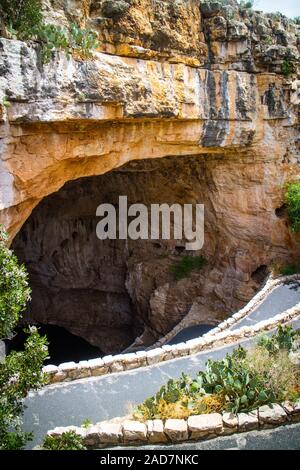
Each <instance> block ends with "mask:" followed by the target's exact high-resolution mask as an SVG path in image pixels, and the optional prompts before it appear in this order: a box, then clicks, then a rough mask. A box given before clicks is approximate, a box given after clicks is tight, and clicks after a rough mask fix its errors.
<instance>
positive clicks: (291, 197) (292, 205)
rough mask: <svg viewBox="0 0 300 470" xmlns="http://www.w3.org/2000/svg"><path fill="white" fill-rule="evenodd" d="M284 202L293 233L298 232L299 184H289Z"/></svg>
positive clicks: (299, 219)
mask: <svg viewBox="0 0 300 470" xmlns="http://www.w3.org/2000/svg"><path fill="white" fill-rule="evenodd" d="M285 201H286V204H287V207H288V214H289V218H290V221H291V228H292V231H293V232H298V231H299V230H300V182H295V183H289V184H288V185H287V190H286V193H285Z"/></svg>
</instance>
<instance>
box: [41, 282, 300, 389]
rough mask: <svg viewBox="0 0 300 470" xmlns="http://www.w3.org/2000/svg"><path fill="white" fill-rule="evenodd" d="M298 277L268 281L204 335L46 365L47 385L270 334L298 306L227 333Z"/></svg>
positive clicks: (294, 314) (299, 310) (299, 308)
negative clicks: (89, 358) (286, 283)
mask: <svg viewBox="0 0 300 470" xmlns="http://www.w3.org/2000/svg"><path fill="white" fill-rule="evenodd" d="M299 279H300V275H294V276H285V277H280V278H278V279H269V280H268V281H267V283H266V285H265V286H264V288H263V289H262V290H261V291H260V292H259V293H258V294H257V295H256V296H255V297H254V298H253V299H252V300H251V301H250V302H249V304H248V305H247V306H246V307H245V308H243V309H242V310H240V311H239V312H238V313H236V314H235V315H233V316H232V317H230V318H229V319H228V320H225V321H224V322H222V323H221V324H220V325H219V326H218V327H217V328H215V329H214V330H211V331H210V332H209V333H207V334H206V335H204V336H202V337H199V338H195V339H192V340H189V341H187V342H185V343H180V344H176V345H172V346H170V345H165V346H162V347H158V348H155V349H151V350H149V351H139V352H136V353H128V354H119V355H116V356H105V357H103V358H97V359H91V360H89V361H80V362H79V363H75V362H67V363H63V364H60V365H59V366H53V365H48V366H45V367H44V368H43V371H44V372H45V373H46V374H47V375H48V379H49V380H48V383H49V384H54V383H59V382H70V381H72V380H78V379H83V378H87V377H97V376H102V375H106V374H110V373H115V372H123V371H128V370H132V369H137V368H140V367H145V366H152V365H154V364H158V363H160V362H164V361H169V360H172V359H176V358H180V357H185V356H190V355H193V354H197V353H199V352H202V351H205V350H210V349H215V348H220V347H223V346H227V345H229V344H232V343H235V342H238V341H240V340H242V339H244V338H251V337H254V336H256V335H258V334H259V333H260V332H263V331H269V330H272V329H274V328H276V326H279V325H280V324H283V323H287V322H289V321H291V320H295V319H296V318H298V317H299V318H300V303H298V304H296V305H295V306H294V307H292V308H290V309H289V310H286V311H285V312H283V313H280V314H278V315H276V316H274V317H273V318H270V319H268V320H264V321H261V322H259V323H257V324H256V325H254V326H244V327H242V328H239V329H237V330H229V328H230V327H232V326H233V325H234V324H235V323H237V322H238V321H240V320H241V319H243V318H245V317H246V316H247V315H249V314H250V313H251V312H252V311H253V310H254V309H255V308H256V307H257V306H258V305H259V304H260V303H262V302H263V301H264V300H265V299H266V297H267V296H268V295H270V293H271V292H272V291H273V290H274V289H276V287H278V286H279V285H281V284H283V283H284V282H286V281H293V280H299Z"/></svg>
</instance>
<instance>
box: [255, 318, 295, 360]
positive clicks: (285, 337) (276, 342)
mask: <svg viewBox="0 0 300 470" xmlns="http://www.w3.org/2000/svg"><path fill="white" fill-rule="evenodd" d="M299 333H300V330H293V328H292V327H291V326H285V327H283V326H281V325H280V326H279V327H278V329H277V332H276V333H275V334H274V335H273V336H272V337H271V338H270V337H269V336H267V335H262V336H261V337H260V339H259V340H258V343H257V345H258V347H263V348H264V349H266V350H267V351H268V352H269V353H270V354H273V355H274V354H276V353H278V352H279V351H280V350H284V351H291V349H292V346H293V342H294V341H295V340H296V339H297V338H298V337H299Z"/></svg>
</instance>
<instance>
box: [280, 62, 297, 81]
mask: <svg viewBox="0 0 300 470" xmlns="http://www.w3.org/2000/svg"><path fill="white" fill-rule="evenodd" d="M294 72H295V66H294V64H293V63H292V62H290V61H289V60H287V59H286V60H284V61H283V63H282V65H281V73H282V74H283V75H284V76H285V77H289V76H290V75H291V74H292V73H294Z"/></svg>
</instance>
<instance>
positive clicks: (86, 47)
mask: <svg viewBox="0 0 300 470" xmlns="http://www.w3.org/2000/svg"><path fill="white" fill-rule="evenodd" d="M2 11H3V12H4V13H3V14H2V17H3V19H4V22H5V24H6V26H7V29H8V32H9V33H10V35H11V37H14V38H17V39H21V40H29V39H32V40H35V41H38V42H39V43H41V46H42V60H43V62H44V63H47V62H49V60H50V59H51V56H52V53H53V52H54V51H55V50H61V51H64V52H65V53H66V55H67V57H69V56H70V55H71V54H72V53H76V54H77V55H79V56H80V57H81V58H82V59H88V58H89V57H91V54H92V51H93V50H94V49H96V48H97V46H98V41H97V35H96V33H94V32H93V31H91V30H90V29H83V28H79V27H78V26H77V25H76V24H72V25H71V27H70V31H68V30H67V29H65V28H62V27H60V26H56V25H54V24H45V23H44V21H43V16H42V2H41V0H21V1H20V0H0V13H1V12H2Z"/></svg>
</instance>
